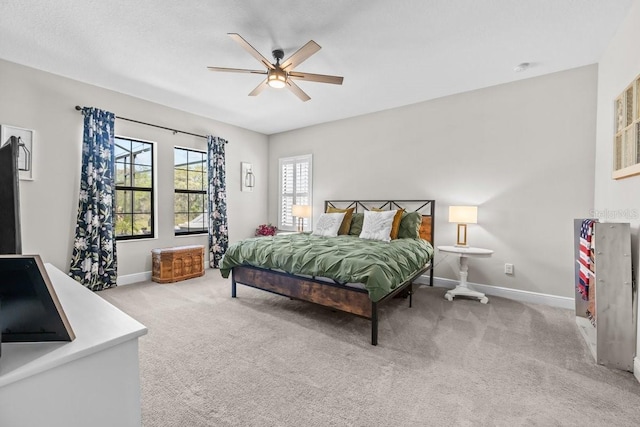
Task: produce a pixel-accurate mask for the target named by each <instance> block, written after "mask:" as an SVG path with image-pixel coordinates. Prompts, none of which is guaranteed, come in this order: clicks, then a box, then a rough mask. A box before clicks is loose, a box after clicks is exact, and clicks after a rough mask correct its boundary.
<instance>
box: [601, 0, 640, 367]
mask: <svg viewBox="0 0 640 427" xmlns="http://www.w3.org/2000/svg"><path fill="white" fill-rule="evenodd" d="M638 40H640V0H635V1H634V3H633V5H632V6H631V9H630V11H629V14H628V15H627V17H626V19H625V21H624V23H623V24H622V25H621V26H620V28H619V29H618V32H617V33H616V35H615V37H614V38H613V40H612V41H611V44H610V45H609V47H608V48H607V50H606V51H605V54H604V55H603V57H602V59H601V61H600V63H599V76H598V122H597V133H596V176H595V209H596V212H597V213H599V214H600V215H599V216H600V217H601V218H602V219H607V220H609V221H620V222H630V223H631V234H632V240H631V245H632V251H633V257H634V258H633V260H634V265H635V270H636V271H637V269H638V266H639V265H640V263H639V262H638V261H639V259H638V256H639V253H640V251H638V244H639V240H638V229H639V227H640V176H634V177H630V178H625V179H621V180H617V181H616V180H613V179H612V178H611V171H612V165H613V135H614V100H615V98H616V97H618V95H620V93H622V91H623V90H624V89H625V88H626V87H627V85H629V83H631V81H632V80H633V79H634V78H636V77H637V76H638V75H639V74H640V50H639V49H638ZM636 277H637V275H636ZM636 282H637V279H636ZM638 330H639V331H640V328H638ZM636 354H640V334H639V335H638V340H637V350H636ZM638 367H640V360H638V359H637V358H636V376H637V377H638V378H639V379H640V373H639V372H638Z"/></svg>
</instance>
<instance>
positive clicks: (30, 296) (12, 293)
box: [0, 255, 75, 342]
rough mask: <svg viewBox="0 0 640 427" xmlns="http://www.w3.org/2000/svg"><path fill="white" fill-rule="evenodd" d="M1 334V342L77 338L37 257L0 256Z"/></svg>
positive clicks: (68, 339) (71, 339) (70, 339)
mask: <svg viewBox="0 0 640 427" xmlns="http://www.w3.org/2000/svg"><path fill="white" fill-rule="evenodd" d="M0 333H1V334H2V335H1V338H2V342H40V341H73V340H74V339H75V334H74V333H73V330H72V329H71V324H70V323H69V320H68V319H67V316H66V315H65V313H64V310H63V309H62V305H61V304H60V301H59V300H58V296H57V295H56V291H55V290H54V288H53V285H52V283H51V280H50V279H49V275H48V274H47V271H46V269H45V267H44V264H43V263H42V260H41V259H40V257H39V256H38V255H0Z"/></svg>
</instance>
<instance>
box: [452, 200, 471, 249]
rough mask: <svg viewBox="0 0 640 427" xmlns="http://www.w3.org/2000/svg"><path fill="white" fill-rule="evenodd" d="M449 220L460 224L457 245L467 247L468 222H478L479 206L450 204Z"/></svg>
mask: <svg viewBox="0 0 640 427" xmlns="http://www.w3.org/2000/svg"><path fill="white" fill-rule="evenodd" d="M449 222H455V223H457V224H458V241H457V243H456V246H461V247H467V246H468V245H467V224H477V223H478V207H477V206H449Z"/></svg>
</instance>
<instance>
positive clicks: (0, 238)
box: [0, 136, 22, 254]
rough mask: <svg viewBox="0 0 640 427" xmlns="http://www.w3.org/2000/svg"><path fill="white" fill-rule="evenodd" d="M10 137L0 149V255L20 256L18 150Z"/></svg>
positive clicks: (15, 139)
mask: <svg viewBox="0 0 640 427" xmlns="http://www.w3.org/2000/svg"><path fill="white" fill-rule="evenodd" d="M19 146H20V142H19V141H18V138H16V137H15V136H12V137H11V138H9V140H8V141H6V143H5V144H3V145H2V147H0V254H21V253H22V238H21V230H20V180H19V175H18V173H19V172H18V149H19Z"/></svg>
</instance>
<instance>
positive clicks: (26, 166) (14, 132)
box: [0, 125, 34, 181]
mask: <svg viewBox="0 0 640 427" xmlns="http://www.w3.org/2000/svg"><path fill="white" fill-rule="evenodd" d="M33 133H34V131H33V130H31V129H23V128H19V127H15V126H9V125H0V146H2V145H4V144H6V143H7V141H9V139H10V138H11V137H12V136H15V137H16V138H18V142H19V143H20V148H19V150H18V153H19V154H18V169H19V171H20V179H22V180H29V181H31V180H33V179H34V174H33Z"/></svg>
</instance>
